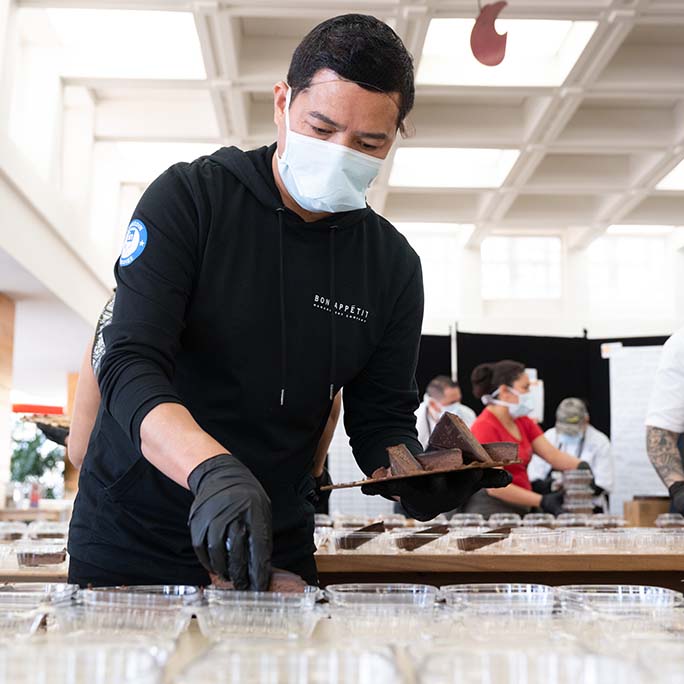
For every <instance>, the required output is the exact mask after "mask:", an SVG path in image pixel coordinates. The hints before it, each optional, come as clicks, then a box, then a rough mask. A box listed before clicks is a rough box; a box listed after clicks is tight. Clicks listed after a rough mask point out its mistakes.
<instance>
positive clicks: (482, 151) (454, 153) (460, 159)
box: [389, 147, 520, 188]
mask: <svg viewBox="0 0 684 684" xmlns="http://www.w3.org/2000/svg"><path fill="white" fill-rule="evenodd" d="M519 154H520V153H519V151H518V150H498V149H488V148H461V147H401V148H399V149H398V150H397V153H396V155H395V157H394V164H393V165H392V171H391V173H390V179H389V184H390V185H394V186H398V187H411V186H414V187H421V188H497V187H499V186H500V185H501V184H502V183H503V182H504V180H505V178H506V176H507V175H508V173H509V171H510V170H511V168H512V167H513V164H515V161H516V159H517V158H518V155H519Z"/></svg>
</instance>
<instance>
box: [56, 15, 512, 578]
mask: <svg viewBox="0 0 684 684" xmlns="http://www.w3.org/2000/svg"><path fill="white" fill-rule="evenodd" d="M414 94H415V88H414V74H413V63H412V59H411V56H410V55H409V53H408V52H407V50H406V48H405V46H404V45H403V43H402V42H401V39H400V38H399V37H398V36H397V34H396V33H395V32H394V31H393V30H392V29H391V28H390V27H389V26H388V25H387V24H385V23H383V22H382V21H380V20H378V19H376V18H374V17H370V16H365V15H359V14H349V15H344V16H340V17H334V18H333V19H329V20H327V21H324V22H323V23H321V24H319V25H318V26H316V27H315V28H314V29H312V30H311V32H310V33H309V34H307V36H306V37H305V38H304V39H303V40H302V42H301V43H300V45H299V46H298V47H297V48H296V50H295V52H294V54H293V56H292V61H291V63H290V67H289V70H288V73H287V81H280V82H278V83H276V84H275V86H274V88H273V95H274V122H275V124H276V127H277V140H276V142H274V143H273V144H272V145H270V146H268V147H262V148H260V149H256V150H249V151H246V152H245V151H242V150H240V149H237V148H235V147H230V148H225V147H224V148H221V149H219V150H218V151H217V152H215V153H214V154H212V155H210V156H206V157H201V158H199V159H197V160H196V161H194V162H192V163H179V164H175V165H173V166H171V167H170V168H169V169H168V170H167V171H165V172H164V173H163V174H162V175H161V176H160V177H159V178H157V180H155V181H154V182H153V183H152V184H151V185H150V186H149V187H148V188H147V190H146V191H145V193H144V194H143V196H142V198H141V200H140V202H139V204H138V206H137V207H136V209H135V211H134V212H133V216H132V220H131V223H130V225H129V226H128V230H127V232H126V236H125V240H124V244H123V248H122V252H121V256H120V258H119V260H118V262H117V264H116V266H115V276H116V281H117V290H116V300H115V303H114V310H113V315H112V319H111V322H110V323H109V325H107V326H106V328H105V329H104V333H103V335H104V342H105V351H104V354H103V356H102V359H101V362H100V366H99V370H98V374H97V380H98V384H99V388H100V391H101V396H102V400H101V403H100V407H99V410H98V414H97V418H96V421H95V425H94V427H93V431H92V434H91V437H90V440H89V443H88V448H87V452H86V455H85V458H84V460H83V465H82V467H81V471H80V479H79V491H78V496H77V498H76V501H75V504H74V513H73V516H72V520H71V527H70V534H69V554H70V567H69V580H70V582H73V583H78V584H80V585H87V584H92V585H94V586H98V585H118V584H191V585H206V584H208V583H209V581H210V573H211V574H214V575H219V576H221V577H223V578H224V579H230V580H231V581H232V582H233V584H234V586H235V588H237V589H252V590H264V589H266V588H267V587H268V584H269V580H270V577H271V568H272V567H276V568H280V569H283V570H288V571H290V572H294V573H296V574H298V575H300V576H301V577H302V578H304V580H306V581H307V582H308V583H310V584H315V583H316V581H317V577H316V566H315V562H314V557H313V552H314V548H315V547H314V543H313V528H314V506H313V503H312V500H311V493H312V491H313V489H314V486H315V483H314V477H313V476H312V473H311V471H312V466H313V464H314V459H315V454H316V446H317V444H319V443H320V438H321V435H322V434H323V432H324V430H325V427H326V424H327V423H328V419H329V416H330V413H331V407H332V405H333V398H334V397H335V396H336V394H337V393H338V392H339V391H340V389H342V401H343V402H344V421H345V427H346V431H347V433H348V435H349V437H350V443H351V446H352V450H353V453H354V457H355V459H356V461H357V462H358V463H359V465H360V467H361V468H362V469H363V470H364V471H365V473H366V474H368V475H370V474H371V473H373V472H374V471H375V470H376V469H377V468H379V467H386V466H387V465H388V461H389V459H388V455H387V448H388V447H390V446H394V445H396V444H398V443H403V444H405V445H406V446H407V447H408V448H409V449H410V450H411V451H412V452H413V453H419V452H420V451H422V447H421V445H420V443H419V442H418V439H417V433H416V426H415V415H414V412H415V410H416V408H417V406H418V394H417V387H416V382H415V370H416V364H417V357H418V345H419V341H420V332H421V322H422V315H423V286H422V274H421V266H420V260H419V258H418V256H417V255H416V253H415V251H414V250H413V249H412V248H411V247H410V246H409V244H408V242H407V241H406V239H405V238H404V237H403V236H402V235H401V234H400V233H399V232H398V231H397V230H396V229H395V228H394V227H393V226H392V225H391V224H390V223H389V222H388V221H387V220H386V219H384V218H383V217H381V216H379V215H378V214H376V213H375V212H374V211H373V210H372V209H371V208H370V207H369V206H368V205H367V203H366V192H367V191H368V188H369V185H370V183H371V182H372V180H373V179H374V177H375V176H376V175H377V173H378V171H379V169H380V167H381V165H382V162H383V160H384V159H385V157H386V156H387V155H388V153H389V151H390V148H391V147H392V144H393V142H394V140H395V138H396V135H397V133H398V132H402V131H403V130H404V125H405V124H404V121H405V118H406V116H407V114H408V113H409V111H410V110H411V108H412V106H413V100H414ZM418 479H420V480H421V482H419V483H415V484H412V483H405V482H402V481H400V482H398V483H396V482H388V483H382V484H380V485H377V486H374V487H368V488H366V489H365V490H364V491H365V492H366V493H367V494H369V495H375V494H377V495H381V496H385V497H387V498H390V499H392V500H400V501H401V503H402V504H403V505H404V506H405V507H406V509H407V510H409V511H410V513H411V515H413V516H414V517H418V518H421V519H423V520H427V519H430V518H432V517H434V516H435V515H437V514H438V513H440V512H443V511H446V510H451V509H453V508H455V507H456V506H458V505H460V504H461V503H463V502H464V501H465V500H467V499H468V498H469V497H470V496H471V495H472V493H473V492H474V491H476V490H477V489H478V488H481V487H489V488H492V487H497V486H505V485H506V484H508V482H509V481H510V478H509V477H508V475H507V474H506V473H504V472H503V471H493V472H485V471H475V470H471V471H465V472H462V473H455V474H451V475H449V476H447V475H437V476H434V477H431V478H418Z"/></svg>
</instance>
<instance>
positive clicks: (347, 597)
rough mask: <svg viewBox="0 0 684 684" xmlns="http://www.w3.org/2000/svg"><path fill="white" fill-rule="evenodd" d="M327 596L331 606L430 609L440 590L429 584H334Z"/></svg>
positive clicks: (326, 593) (327, 590)
mask: <svg viewBox="0 0 684 684" xmlns="http://www.w3.org/2000/svg"><path fill="white" fill-rule="evenodd" d="M325 596H326V598H327V599H328V601H329V602H330V604H331V606H349V605H364V604H365V605H388V606H415V607H430V606H432V605H433V604H434V602H435V600H436V599H437V596H438V589H437V587H433V586H431V585H429V584H390V583H387V584H383V583H377V584H376V583H368V584H361V583H358V584H357V583H351V584H332V585H330V586H328V587H326V588H325Z"/></svg>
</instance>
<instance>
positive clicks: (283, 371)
mask: <svg viewBox="0 0 684 684" xmlns="http://www.w3.org/2000/svg"><path fill="white" fill-rule="evenodd" d="M276 211H277V212H278V238H279V251H280V263H279V270H280V274H279V275H280V405H281V406H284V405H285V381H286V379H287V330H286V327H285V267H284V265H283V215H284V213H285V208H284V207H278V209H276Z"/></svg>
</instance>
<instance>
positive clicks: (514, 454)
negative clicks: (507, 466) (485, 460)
mask: <svg viewBox="0 0 684 684" xmlns="http://www.w3.org/2000/svg"><path fill="white" fill-rule="evenodd" d="M482 448H483V449H484V450H485V451H486V452H487V454H488V455H489V458H491V459H492V461H496V462H497V463H501V462H502V461H515V460H516V459H517V458H518V445H517V444H516V443H515V442H488V443H487V444H483V445H482Z"/></svg>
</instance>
